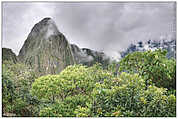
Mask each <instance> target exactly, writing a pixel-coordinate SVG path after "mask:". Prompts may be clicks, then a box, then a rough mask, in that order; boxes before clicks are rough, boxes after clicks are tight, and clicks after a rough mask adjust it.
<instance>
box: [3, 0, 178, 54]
mask: <svg viewBox="0 0 178 119" xmlns="http://www.w3.org/2000/svg"><path fill="white" fill-rule="evenodd" d="M2 7H3V45H2V46H3V47H8V48H11V49H13V51H14V52H15V53H16V54H18V52H19V50H20V48H21V47H22V45H23V43H24V41H25V40H26V38H27V36H28V34H29V32H30V30H31V29H32V27H33V26H34V24H35V23H37V22H39V21H40V20H41V19H43V18H44V17H51V18H53V20H54V21H55V22H56V25H57V27H58V29H59V31H60V32H62V33H63V34H64V35H65V36H66V37H67V39H68V40H69V42H70V43H74V44H76V45H78V46H79V47H81V48H82V47H86V48H90V49H93V50H98V51H104V52H106V53H107V54H109V55H114V56H115V57H119V55H118V56H117V52H118V51H120V50H123V49H124V48H126V47H127V46H128V45H129V44H130V43H133V42H136V41H139V40H143V41H145V40H148V39H158V38H159V37H160V36H164V35H171V36H172V37H175V34H176V31H175V27H176V26H175V22H176V15H175V14H176V10H175V9H176V3H175V2H167V3H166V2H163V3H161V2H159V3H153V2H151V3H146V2H144V3H141V2H140V3H136V2H126V3H124V2H122V3H120V2H114V3H113V2H71V3H69V2H68V3H67V2H43V3H42V2H34V3H33V2H31V3H30V2H28V3H21V2H16V3H14V2H13V3H11V2H4V3H3V5H2Z"/></svg>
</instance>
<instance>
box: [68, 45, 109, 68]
mask: <svg viewBox="0 0 178 119" xmlns="http://www.w3.org/2000/svg"><path fill="white" fill-rule="evenodd" d="M71 49H72V52H73V55H74V58H75V60H76V62H77V63H78V64H84V65H87V66H92V65H93V64H95V63H96V62H98V63H101V64H102V66H106V65H108V64H109V62H110V58H109V57H108V56H106V54H104V52H98V51H94V50H91V49H88V48H79V47H78V46H77V45H75V44H71Z"/></svg>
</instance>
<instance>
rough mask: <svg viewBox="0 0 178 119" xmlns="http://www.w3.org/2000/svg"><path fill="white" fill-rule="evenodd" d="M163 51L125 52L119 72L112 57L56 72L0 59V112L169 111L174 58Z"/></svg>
mask: <svg viewBox="0 0 178 119" xmlns="http://www.w3.org/2000/svg"><path fill="white" fill-rule="evenodd" d="M165 55H166V52H165V51H161V50H158V51H154V52H152V51H146V52H135V53H132V54H129V55H128V56H126V57H125V58H123V59H122V60H121V61H120V62H118V63H119V64H120V68H119V72H117V71H118V67H117V66H118V63H116V62H113V63H112V64H110V65H109V66H108V68H106V67H105V68H104V69H103V67H102V65H100V64H95V65H93V66H91V67H87V66H83V65H70V66H68V67H66V68H65V69H64V70H63V71H62V72H60V73H59V74H56V75H45V76H41V77H39V75H36V74H37V73H36V72H34V71H33V70H31V69H29V68H28V67H27V66H24V65H22V64H13V63H10V62H5V63H4V64H3V72H2V73H3V75H2V81H3V113H7V112H8V113H14V114H16V116H42V117H175V116H176V97H175V90H174V89H175V84H174V83H175V80H176V77H175V72H176V69H175V66H176V63H175V60H173V59H170V60H168V59H167V58H166V57H165ZM158 67H159V68H158ZM22 69H23V70H22ZM123 71H124V72H123ZM116 74H117V75H116ZM148 81H149V82H148ZM171 81H174V82H171Z"/></svg>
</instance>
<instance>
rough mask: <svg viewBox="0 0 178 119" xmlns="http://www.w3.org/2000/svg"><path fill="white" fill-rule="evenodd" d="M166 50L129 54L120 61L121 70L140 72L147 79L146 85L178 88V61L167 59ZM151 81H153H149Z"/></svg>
mask: <svg viewBox="0 0 178 119" xmlns="http://www.w3.org/2000/svg"><path fill="white" fill-rule="evenodd" d="M166 53H167V52H166V51H165V50H164V51H161V50H156V51H145V52H134V53H131V54H128V55H127V56H126V57H125V58H123V59H122V60H121V61H120V69H119V71H120V72H121V71H126V72H129V73H139V75H141V76H142V77H143V78H144V79H146V85H149V84H151V83H154V84H155V85H156V86H158V87H164V88H168V89H171V88H174V89H175V88H176V61H175V59H167V58H166ZM149 81H151V82H149Z"/></svg>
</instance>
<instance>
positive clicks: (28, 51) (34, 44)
mask: <svg viewBox="0 0 178 119" xmlns="http://www.w3.org/2000/svg"><path fill="white" fill-rule="evenodd" d="M158 48H161V49H166V50H167V51H168V54H167V57H168V58H171V57H173V58H176V40H170V41H167V40H162V41H152V40H149V41H147V42H146V43H143V42H142V41H140V42H138V43H137V44H131V45H130V46H129V47H128V48H127V49H126V50H125V51H123V52H121V53H120V55H121V57H122V58H123V57H125V56H126V55H127V54H128V53H132V52H135V51H146V50H149V49H150V50H155V49H158ZM2 51H3V57H2V59H3V61H4V60H11V61H13V62H14V63H16V62H20V63H24V64H26V65H29V66H31V67H32V68H34V69H35V70H36V71H38V72H41V73H42V74H57V73H59V72H61V71H62V70H63V69H64V68H65V67H66V66H68V65H73V64H84V65H87V66H91V65H93V64H95V63H96V62H98V63H101V64H102V66H103V67H105V66H107V65H108V64H109V63H110V61H111V60H112V59H110V58H109V57H108V56H107V55H106V54H105V53H104V52H98V51H94V50H91V49H87V48H79V47H78V46H77V45H75V44H70V43H69V42H68V40H67V39H66V37H65V36H64V35H63V34H62V33H61V32H59V30H58V28H57V26H56V24H55V22H54V21H53V20H52V19H51V18H44V19H43V20H41V21H40V22H39V23H37V24H35V25H34V27H33V28H32V30H31V32H30V33H29V35H28V37H27V39H26V40H25V42H24V44H23V46H22V48H21V49H20V52H19V55H18V56H16V55H15V53H13V52H12V50H11V49H7V48H3V49H2Z"/></svg>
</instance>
